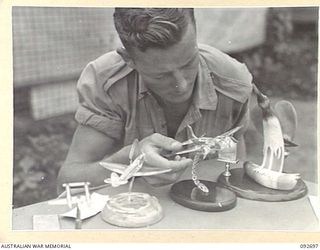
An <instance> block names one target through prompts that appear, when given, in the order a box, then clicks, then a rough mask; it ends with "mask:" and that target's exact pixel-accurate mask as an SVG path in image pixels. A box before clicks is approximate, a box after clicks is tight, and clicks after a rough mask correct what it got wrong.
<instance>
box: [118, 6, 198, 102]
mask: <svg viewBox="0 0 320 250" xmlns="http://www.w3.org/2000/svg"><path fill="white" fill-rule="evenodd" d="M114 18H115V25H116V29H117V31H118V33H119V36H120V39H121V41H122V43H123V45H124V46H125V48H119V49H118V50H117V52H118V53H119V54H120V55H121V57H122V58H123V59H124V61H126V63H127V65H128V66H129V67H131V68H133V69H135V70H136V71H138V72H139V75H140V77H141V79H142V80H143V82H144V83H145V85H146V86H147V88H148V89H149V90H151V91H152V92H153V93H154V94H156V95H157V96H158V97H160V99H161V100H162V101H164V102H165V103H184V102H186V101H189V100H191V96H192V91H193V86H194V83H195V80H196V76H197V73H198V68H199V51H198V47H197V41H196V27H195V21H194V17H193V10H192V9H159V8H157V9H137V8H134V9H121V8H117V9H116V11H115V14H114Z"/></svg>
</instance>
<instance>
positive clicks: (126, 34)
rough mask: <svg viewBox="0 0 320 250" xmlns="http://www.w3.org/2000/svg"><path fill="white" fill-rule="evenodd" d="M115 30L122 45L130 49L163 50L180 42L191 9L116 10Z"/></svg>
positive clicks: (191, 18) (189, 17)
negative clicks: (151, 48)
mask: <svg viewBox="0 0 320 250" xmlns="http://www.w3.org/2000/svg"><path fill="white" fill-rule="evenodd" d="M113 18H114V24H115V28H116V30H117V32H118V35H119V37H120V40H121V42H122V44H123V45H124V46H125V47H126V48H127V49H128V50H130V48H132V47H136V48H138V49H139V50H141V51H145V50H146V49H147V48H150V47H153V48H166V47H169V46H170V45H173V44H175V43H177V42H179V41H180V40H181V38H182V36H183V34H184V32H185V30H186V28H187V26H188V23H189V22H190V21H191V22H192V23H193V25H194V27H195V18H194V11H193V9H191V8H115V12H114V14H113Z"/></svg>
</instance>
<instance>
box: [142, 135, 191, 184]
mask: <svg viewBox="0 0 320 250" xmlns="http://www.w3.org/2000/svg"><path fill="white" fill-rule="evenodd" d="M139 147H140V152H141V153H144V154H145V162H144V164H145V165H146V166H145V168H149V167H151V168H152V167H157V168H164V169H167V168H169V169H171V171H170V172H169V173H166V174H161V175H157V176H151V177H145V180H146V181H147V182H148V183H150V184H151V185H154V186H161V185H166V184H170V183H172V182H175V181H176V180H177V179H178V178H179V177H180V176H181V174H182V173H183V171H184V170H185V169H186V168H187V167H189V166H191V165H192V160H191V159H187V158H185V157H180V156H176V157H175V159H174V160H168V159H166V158H164V157H163V156H161V152H162V151H164V150H166V151H178V150H181V149H182V144H181V143H180V142H178V141H176V140H174V139H172V138H169V137H166V136H164V135H161V134H157V133H156V134H152V135H150V136H148V137H146V138H144V139H143V140H142V141H140V142H139Z"/></svg>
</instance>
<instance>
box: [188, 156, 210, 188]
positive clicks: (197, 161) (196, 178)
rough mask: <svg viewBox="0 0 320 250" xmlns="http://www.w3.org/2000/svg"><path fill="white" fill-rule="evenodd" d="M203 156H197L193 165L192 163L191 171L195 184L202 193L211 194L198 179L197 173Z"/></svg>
mask: <svg viewBox="0 0 320 250" xmlns="http://www.w3.org/2000/svg"><path fill="white" fill-rule="evenodd" d="M202 156H203V155H202V154H196V155H195V157H194V159H193V163H192V169H191V175H192V180H193V183H194V184H195V185H196V186H197V187H198V188H199V189H200V190H201V191H202V192H205V193H209V189H208V188H207V186H206V185H204V184H203V183H202V182H200V180H199V179H198V176H197V173H196V168H197V167H198V165H199V162H200V161H201V157H202Z"/></svg>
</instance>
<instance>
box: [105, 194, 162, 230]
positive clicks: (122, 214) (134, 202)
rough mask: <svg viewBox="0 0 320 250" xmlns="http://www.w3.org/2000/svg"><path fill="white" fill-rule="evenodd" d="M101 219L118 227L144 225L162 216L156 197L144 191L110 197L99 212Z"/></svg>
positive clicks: (150, 223) (152, 222)
mask: <svg viewBox="0 0 320 250" xmlns="http://www.w3.org/2000/svg"><path fill="white" fill-rule="evenodd" d="M101 216H102V219H103V220H104V221H106V222H108V223H110V224H112V225H116V226H119V227H130V228H136V227H146V226H149V225H152V224H154V223H156V222H158V221H160V220H161V219H162V217H163V212H162V208H161V206H160V204H159V202H158V199H157V198H156V197H154V196H150V195H149V194H145V193H137V192H131V193H121V194H117V195H115V196H113V197H111V198H110V199H109V200H108V201H107V204H106V206H105V208H104V209H103V211H102V212H101Z"/></svg>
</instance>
